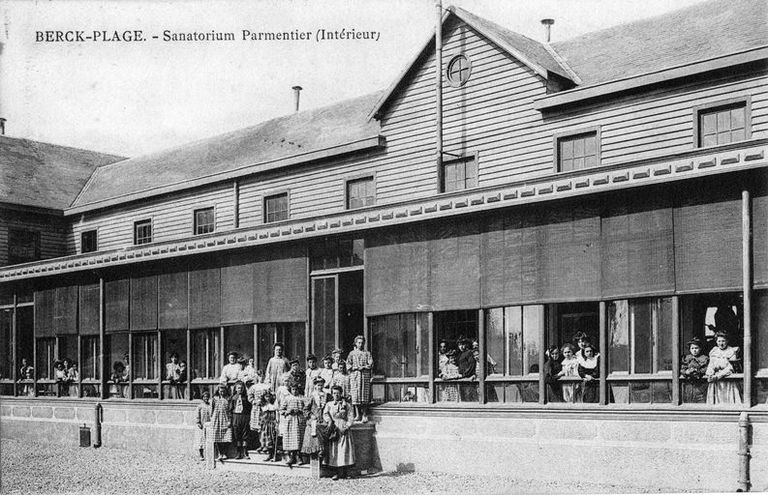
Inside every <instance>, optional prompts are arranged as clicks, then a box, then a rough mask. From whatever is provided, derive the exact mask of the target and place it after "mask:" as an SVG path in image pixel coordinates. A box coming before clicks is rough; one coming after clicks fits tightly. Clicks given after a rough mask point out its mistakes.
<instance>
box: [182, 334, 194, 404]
mask: <svg viewBox="0 0 768 495" xmlns="http://www.w3.org/2000/svg"><path fill="white" fill-rule="evenodd" d="M184 398H185V399H186V400H190V399H191V398H192V332H191V331H190V329H189V326H187V380H186V381H185V382H184Z"/></svg>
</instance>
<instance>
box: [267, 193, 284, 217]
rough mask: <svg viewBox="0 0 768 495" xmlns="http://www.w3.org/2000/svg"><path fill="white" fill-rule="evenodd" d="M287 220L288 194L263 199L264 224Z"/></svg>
mask: <svg viewBox="0 0 768 495" xmlns="http://www.w3.org/2000/svg"><path fill="white" fill-rule="evenodd" d="M287 219H288V193H281V194H275V195H272V196H267V197H266V198H264V223H270V222H279V221H280V220H287Z"/></svg>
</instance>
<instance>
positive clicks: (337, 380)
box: [331, 361, 352, 401]
mask: <svg viewBox="0 0 768 495" xmlns="http://www.w3.org/2000/svg"><path fill="white" fill-rule="evenodd" d="M334 385H338V386H339V387H341V390H342V397H344V400H346V401H349V394H350V389H351V388H352V381H351V376H350V374H349V373H347V363H345V362H344V361H339V369H337V370H336V371H334V372H333V380H332V383H331V386H334Z"/></svg>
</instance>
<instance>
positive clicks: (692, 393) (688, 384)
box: [680, 337, 709, 403]
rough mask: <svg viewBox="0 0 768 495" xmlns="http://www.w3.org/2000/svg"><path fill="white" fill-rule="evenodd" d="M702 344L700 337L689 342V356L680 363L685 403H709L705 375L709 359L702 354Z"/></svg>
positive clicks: (684, 357)
mask: <svg viewBox="0 0 768 495" xmlns="http://www.w3.org/2000/svg"><path fill="white" fill-rule="evenodd" d="M702 348H703V345H702V342H701V339H699V338H698V337H694V338H692V339H691V340H689V341H688V354H686V355H685V356H683V359H682V361H681V362H680V380H681V381H682V385H683V402H685V403H704V402H706V401H707V381H706V379H705V374H706V372H707V366H708V365H709V357H708V356H707V355H705V354H703V353H702Z"/></svg>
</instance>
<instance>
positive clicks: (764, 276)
mask: <svg viewBox="0 0 768 495" xmlns="http://www.w3.org/2000/svg"><path fill="white" fill-rule="evenodd" d="M763 180H764V184H768V180H766V178H765V176H763ZM752 233H753V234H752V250H753V255H752V267H753V277H752V279H753V280H754V284H755V286H756V287H762V288H766V287H768V191H764V190H763V191H758V192H756V193H755V195H754V196H753V197H752ZM764 340H768V338H765V339H764Z"/></svg>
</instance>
